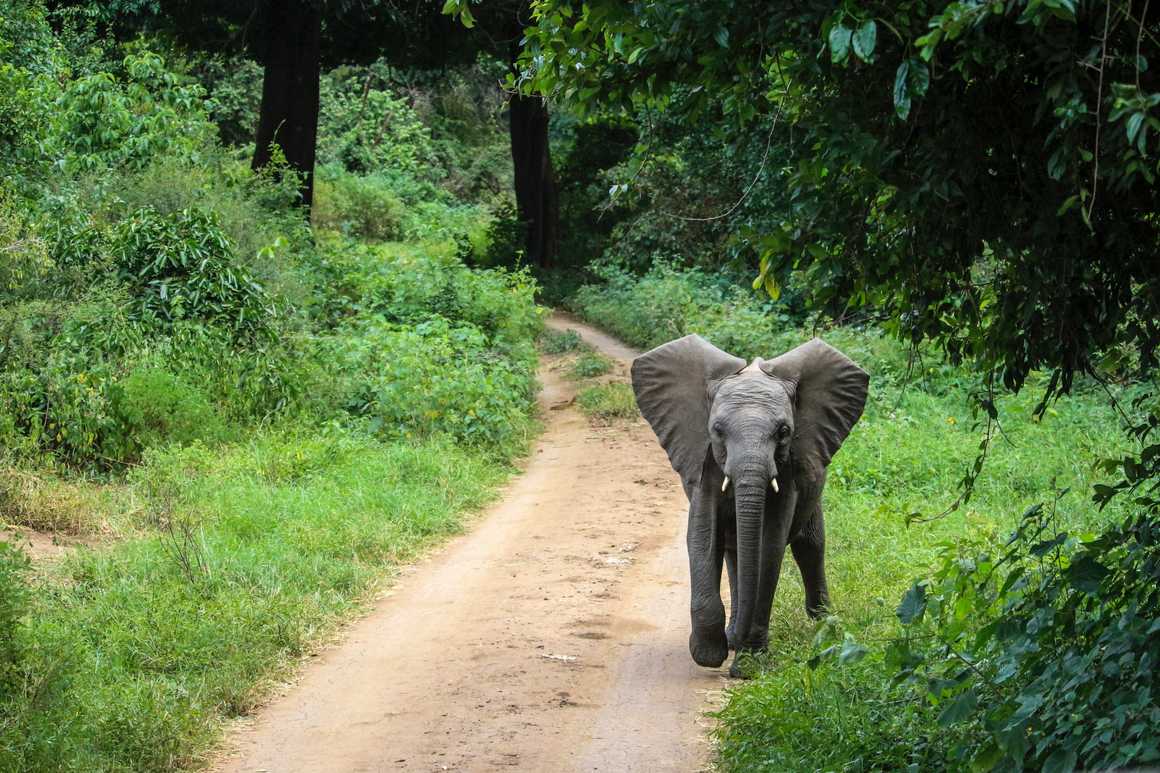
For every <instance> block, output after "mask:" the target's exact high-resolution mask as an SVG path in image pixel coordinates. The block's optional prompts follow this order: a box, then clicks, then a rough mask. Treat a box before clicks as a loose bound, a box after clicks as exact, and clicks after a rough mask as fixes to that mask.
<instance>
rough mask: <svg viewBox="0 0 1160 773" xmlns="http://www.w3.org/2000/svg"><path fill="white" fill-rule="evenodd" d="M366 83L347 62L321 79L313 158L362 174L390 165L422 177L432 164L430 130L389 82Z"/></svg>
mask: <svg viewBox="0 0 1160 773" xmlns="http://www.w3.org/2000/svg"><path fill="white" fill-rule="evenodd" d="M364 86H369V83H368V81H367V80H366V79H365V78H360V77H359V74H358V73H357V72H355V71H353V70H352V69H351V68H339V69H337V70H335V71H333V72H331V73H330V74H328V76H327V77H326V78H324V79H323V81H322V98H321V104H322V108H321V111H320V113H319V118H318V124H319V126H318V129H319V131H318V161H319V163H321V164H338V165H340V166H341V167H342V168H343V169H346V170H347V171H350V172H358V173H363V174H368V173H374V172H380V171H383V170H388V169H389V170H393V171H396V172H399V173H402V174H408V175H413V176H415V177H422V176H424V175H429V174H430V173H431V172H432V171H434V170H436V169H438V168H439V167H438V164H437V163H436V157H435V149H434V147H433V146H432V144H431V133H430V131H429V130H428V129H427V127H426V126H424V125H423V122H422V121H420V120H419V117H418V116H417V115H415V112H414V111H413V110H412V109H411V107H410V106H409V105H408V104H407V102H406V101H405V100H404V99H402V98H400V97H399V96H397V95H396V94H395V93H394V92H393V91H392V90H391V89H390V88H389V87H387V86H385V85H382V87H381V88H373V87H369V88H364Z"/></svg>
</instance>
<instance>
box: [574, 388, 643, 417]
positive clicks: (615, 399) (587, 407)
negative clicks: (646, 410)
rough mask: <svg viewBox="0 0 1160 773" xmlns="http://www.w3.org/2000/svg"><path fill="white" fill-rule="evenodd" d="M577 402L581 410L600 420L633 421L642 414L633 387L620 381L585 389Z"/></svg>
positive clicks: (581, 391)
mask: <svg viewBox="0 0 1160 773" xmlns="http://www.w3.org/2000/svg"><path fill="white" fill-rule="evenodd" d="M576 402H577V403H578V404H579V405H580V410H582V411H584V413H586V414H587V415H588V416H591V417H594V418H598V419H631V418H633V417H634V416H638V415H639V414H640V411H639V410H638V409H637V407H636V397H635V396H634V395H633V393H632V387H630V386H629V385H628V384H625V383H623V382H620V381H613V382H610V383H608V384H596V385H594V386H590V387H585V388H584V389H582V390H580V393H579V394H578V395H576Z"/></svg>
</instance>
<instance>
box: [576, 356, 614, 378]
mask: <svg viewBox="0 0 1160 773" xmlns="http://www.w3.org/2000/svg"><path fill="white" fill-rule="evenodd" d="M610 370H612V360H610V359H608V358H607V357H605V356H604V355H602V354H598V353H596V352H584V353H583V354H581V355H580V356H579V357H577V358H576V362H574V363H572V370H571V374H572V377H573V378H595V377H596V376H603V375H604V374H605V373H607V372H608V371H610Z"/></svg>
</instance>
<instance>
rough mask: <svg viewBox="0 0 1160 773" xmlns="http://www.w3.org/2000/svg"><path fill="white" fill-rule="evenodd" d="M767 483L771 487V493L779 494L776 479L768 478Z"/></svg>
mask: <svg viewBox="0 0 1160 773" xmlns="http://www.w3.org/2000/svg"><path fill="white" fill-rule="evenodd" d="M769 482H770V483H771V484H772V485H773V493H774V494H780V493H781V491H780V490H779V489H778V487H777V478H770V479H769Z"/></svg>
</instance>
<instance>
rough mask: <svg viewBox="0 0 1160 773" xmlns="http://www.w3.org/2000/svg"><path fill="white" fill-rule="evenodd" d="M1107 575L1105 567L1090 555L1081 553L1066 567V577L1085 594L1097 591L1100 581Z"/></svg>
mask: <svg viewBox="0 0 1160 773" xmlns="http://www.w3.org/2000/svg"><path fill="white" fill-rule="evenodd" d="M1107 575H1108V569H1107V567H1105V566H1104V565H1103V564H1101V563H1100V562H1099V561H1097V560H1096V559H1095V558H1093V557H1092V556H1090V555H1081V556H1080V557H1079V558H1077V559H1075V560H1074V561H1072V562H1071V565H1070V566H1068V567H1067V579H1068V580H1069V581H1070V582H1071V584H1072V585H1073V586H1074V587H1075V588H1076V589H1078V590H1081V591H1083V592H1084V593H1087V594H1093V595H1094V594H1096V593H1098V592H1099V589H1100V583H1101V582H1102V581H1103V579H1104V578H1105V577H1107Z"/></svg>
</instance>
